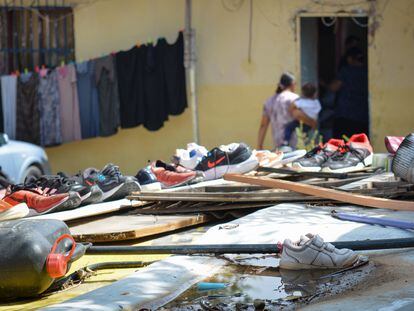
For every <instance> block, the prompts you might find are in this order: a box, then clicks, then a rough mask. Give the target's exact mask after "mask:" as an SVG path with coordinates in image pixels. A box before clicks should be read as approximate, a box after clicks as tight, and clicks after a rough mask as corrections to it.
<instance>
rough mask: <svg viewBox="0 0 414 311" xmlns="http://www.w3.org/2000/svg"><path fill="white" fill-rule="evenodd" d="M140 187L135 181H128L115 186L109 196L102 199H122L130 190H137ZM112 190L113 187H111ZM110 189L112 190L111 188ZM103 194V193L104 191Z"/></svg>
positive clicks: (106, 200)
mask: <svg viewBox="0 0 414 311" xmlns="http://www.w3.org/2000/svg"><path fill="white" fill-rule="evenodd" d="M140 189H141V187H140V185H139V183H138V182H136V181H128V182H125V183H123V184H121V185H120V186H118V187H116V188H115V190H116V191H113V192H112V194H111V195H110V196H107V197H106V198H105V199H104V200H103V201H104V202H108V201H114V200H118V199H124V198H125V197H126V196H128V195H130V194H131V193H132V192H135V191H139V190H140ZM113 190H114V189H113ZM111 191H112V190H111ZM104 196H105V193H104Z"/></svg>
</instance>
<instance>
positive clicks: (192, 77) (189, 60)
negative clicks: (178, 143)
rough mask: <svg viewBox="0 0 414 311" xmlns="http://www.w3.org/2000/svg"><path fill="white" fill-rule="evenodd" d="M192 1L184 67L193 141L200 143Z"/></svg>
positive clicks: (188, 9)
mask: <svg viewBox="0 0 414 311" xmlns="http://www.w3.org/2000/svg"><path fill="white" fill-rule="evenodd" d="M191 19H192V0H186V2H185V31H184V66H185V68H186V71H187V79H186V80H187V90H188V97H189V102H190V107H191V111H192V123H193V140H194V142H195V143H199V142H200V134H199V125H198V103H197V93H196V56H195V55H196V51H195V30H194V29H193V28H192V25H191Z"/></svg>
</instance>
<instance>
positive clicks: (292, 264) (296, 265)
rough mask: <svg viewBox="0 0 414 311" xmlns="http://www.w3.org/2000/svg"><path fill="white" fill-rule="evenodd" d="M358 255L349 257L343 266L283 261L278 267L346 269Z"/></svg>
mask: <svg viewBox="0 0 414 311" xmlns="http://www.w3.org/2000/svg"><path fill="white" fill-rule="evenodd" d="M359 258H360V256H359V255H357V254H355V256H353V257H352V258H350V259H349V260H348V261H347V262H346V263H345V264H344V265H343V266H340V267H327V266H317V265H309V264H304V263H299V262H290V261H288V262H285V263H282V262H280V263H279V268H280V269H285V270H310V269H312V270H317V269H318V270H326V269H346V268H349V267H352V266H353V265H354V264H355V263H356V262H358V260H359Z"/></svg>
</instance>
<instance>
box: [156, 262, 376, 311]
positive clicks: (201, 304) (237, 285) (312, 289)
mask: <svg viewBox="0 0 414 311" xmlns="http://www.w3.org/2000/svg"><path fill="white" fill-rule="evenodd" d="M277 262H278V261H277V259H275V258H274V257H272V256H264V257H260V258H249V259H243V260H240V261H237V264H236V263H231V264H228V265H226V266H224V267H223V268H222V269H221V270H220V271H219V272H218V273H217V274H215V275H213V276H211V277H209V278H206V279H205V280H203V282H206V283H213V284H212V286H216V284H214V283H221V284H220V285H221V286H224V288H220V289H215V290H208V289H207V290H203V289H201V288H199V286H200V284H195V285H194V286H192V287H191V288H189V289H188V290H187V291H185V292H184V293H182V294H181V295H180V296H179V297H178V298H177V299H175V300H174V301H173V302H171V303H169V304H167V305H166V306H164V307H163V308H161V309H160V310H223V311H224V310H226V311H227V310H264V308H265V309H266V310H281V309H292V308H293V307H294V306H295V304H296V303H298V302H301V303H306V302H309V301H311V300H312V299H313V298H315V297H317V296H320V295H323V294H324V293H325V292H332V293H333V292H334V290H333V288H334V287H341V286H342V287H346V286H347V285H352V284H351V283H352V282H349V280H346V279H347V278H349V277H351V278H352V280H353V282H356V281H357V280H358V278H359V279H362V277H363V275H366V274H368V272H367V267H366V266H367V265H361V266H359V267H356V268H354V269H352V270H348V271H346V272H342V273H338V271H337V270H309V271H308V270H302V271H289V270H282V269H279V268H278V267H277ZM368 270H369V269H368ZM341 281H343V282H341ZM342 283H344V284H342ZM223 284H224V285H223ZM207 285H208V284H207Z"/></svg>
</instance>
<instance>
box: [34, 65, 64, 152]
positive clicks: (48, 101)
mask: <svg viewBox="0 0 414 311" xmlns="http://www.w3.org/2000/svg"><path fill="white" fill-rule="evenodd" d="M38 92H39V110H40V142H41V144H42V146H54V145H59V144H61V143H62V130H61V124H60V95H59V84H58V73H57V71H56V70H52V71H48V72H47V73H46V75H45V76H44V77H40V78H39V89H38Z"/></svg>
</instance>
